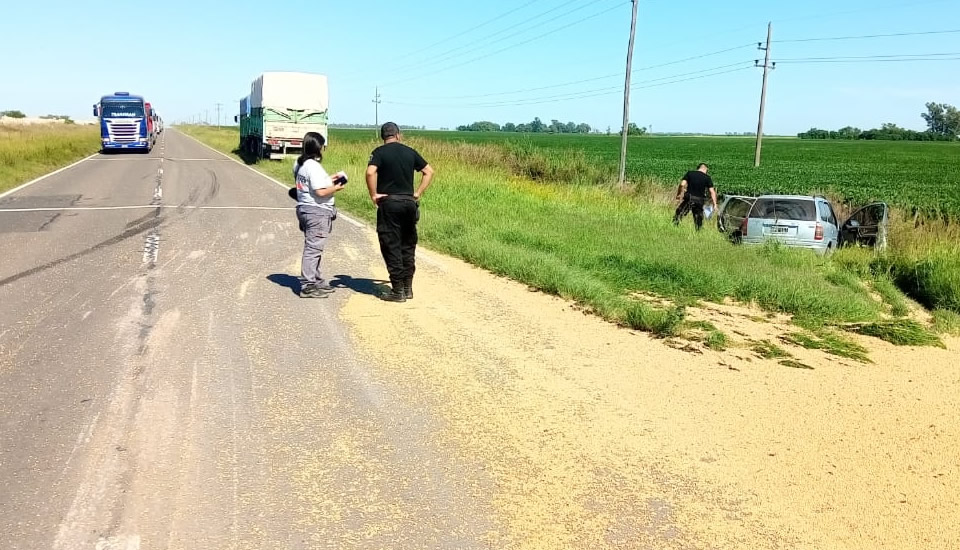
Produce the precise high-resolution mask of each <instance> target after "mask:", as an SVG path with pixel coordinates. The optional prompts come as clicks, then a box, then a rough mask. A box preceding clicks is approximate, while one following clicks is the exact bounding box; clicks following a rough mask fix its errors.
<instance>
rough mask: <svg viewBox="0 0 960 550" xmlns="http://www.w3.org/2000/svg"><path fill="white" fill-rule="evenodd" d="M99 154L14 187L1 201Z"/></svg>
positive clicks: (2, 194) (1, 195) (3, 194)
mask: <svg viewBox="0 0 960 550" xmlns="http://www.w3.org/2000/svg"><path fill="white" fill-rule="evenodd" d="M99 154H100V153H94V154H92V155H90V156H89V157H87V158H83V159H80V160H78V161H77V162H74V163H73V164H70V165H67V166H64V167H63V168H61V169H59V170H54V171H53V172H50V173H49V174H46V175H43V176H40V177H39V178H37V179H35V180H30V181H28V182H27V183H24V184H23V185H19V186H17V187H14V188H13V189H11V190H9V191H6V192H4V193H0V199H2V198H3V197H6V196H7V195H12V194H13V193H16V192H17V191H20V190H21V189H23V188H25V187H29V186H31V185H33V184H35V183H37V182H38V181H43V180H45V179H47V178H49V177H50V176H53V175H56V174H59V173H60V172H63V171H64V170H69V169H70V168H73V167H74V166H76V165H78V164H80V163H82V162H85V161H88V160H90V159H92V158H93V157H95V156H97V155H99Z"/></svg>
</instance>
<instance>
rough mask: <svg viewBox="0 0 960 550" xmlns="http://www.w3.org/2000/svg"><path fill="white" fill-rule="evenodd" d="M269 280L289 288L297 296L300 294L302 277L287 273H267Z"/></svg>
mask: <svg viewBox="0 0 960 550" xmlns="http://www.w3.org/2000/svg"><path fill="white" fill-rule="evenodd" d="M267 280H268V281H270V282H271V283H273V284H275V285H279V286H282V287H284V288H289V289H290V290H291V291H292V292H293V293H294V294H296V295H297V296H299V295H300V286H301V285H300V277H294V276H293V275H287V274H286V273H274V274H273V275H267Z"/></svg>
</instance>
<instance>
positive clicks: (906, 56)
mask: <svg viewBox="0 0 960 550" xmlns="http://www.w3.org/2000/svg"><path fill="white" fill-rule="evenodd" d="M951 55H960V52H948V53H897V54H888V55H849V56H848V55H837V56H829V57H787V58H784V59H781V60H780V61H783V62H787V61H831V60H839V59H844V60H858V59H863V60H868V59H889V58H904V59H903V60H904V61H909V60H910V58H915V57H943V56H951Z"/></svg>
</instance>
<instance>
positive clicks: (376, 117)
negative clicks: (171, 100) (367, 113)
mask: <svg viewBox="0 0 960 550" xmlns="http://www.w3.org/2000/svg"><path fill="white" fill-rule="evenodd" d="M381 103H383V101H381V100H380V88H379V87H377V88H376V91H375V92H374V94H373V105H374V107H373V117H374V118H373V122H374V125H375V126H376V127H377V128H379V127H380V104H381Z"/></svg>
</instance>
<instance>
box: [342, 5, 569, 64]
mask: <svg viewBox="0 0 960 550" xmlns="http://www.w3.org/2000/svg"><path fill="white" fill-rule="evenodd" d="M540 1H541V0H530V1H529V2H527V3H525V4H522V5H520V6H518V7H516V8H513V9H511V10H509V11H506V12H504V13H501V14H500V15H497V16H496V17H494V18H492V19H488V20H486V21H484V22H483V23H480V24H478V25H471V26H470V27H468V28H467V29H464V30H463V31H461V32H459V33H456V34H452V35H450V36H448V37H446V38H443V39H441V40H438V41H436V42H434V43H432V44H429V45H427V46H424V47H422V48H420V49H419V50H414V51H412V52H409V53H405V54H402V55H399V56H397V57H395V58H394V59H393V62H396V61H400V60H402V59H407V58H409V57H412V56H414V55H417V54H419V53H423V52H425V51H428V50H431V49H433V48H435V47H436V46H439V45H441V44H444V43H446V42H450V41H451V40H455V39H457V38H461V37H463V36H465V35H468V34H470V33H472V32H476V31H477V30H478V29H482V28H483V27H486V26H487V25H489V24H491V23H496V22H497V21H499V20H501V19H503V18H505V17H507V16H509V15H512V14H514V13H516V12H518V11H520V10H522V9H524V8H526V7H527V6H530V5H531V4H536V3H537V2H540ZM571 3H572V2H571ZM561 7H562V6H561ZM554 9H557V8H554ZM363 71H364V70H360V71H352V72H350V73H347V74H346V75H345V76H350V75H354V74H358V73H361V72H363Z"/></svg>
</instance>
